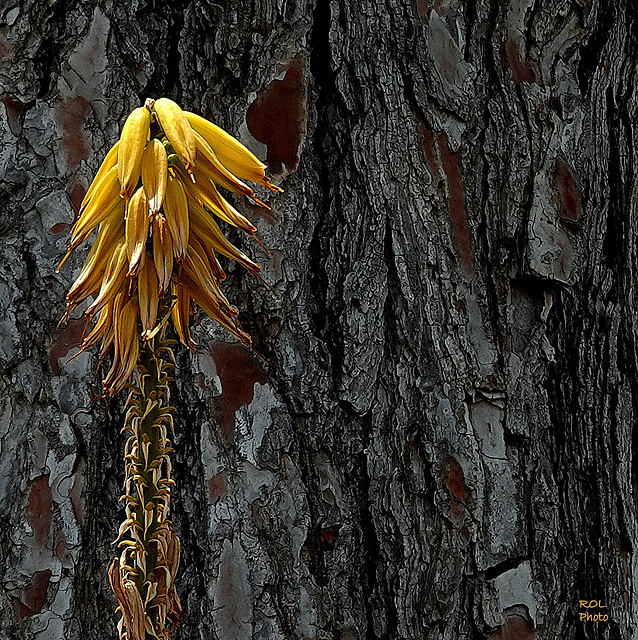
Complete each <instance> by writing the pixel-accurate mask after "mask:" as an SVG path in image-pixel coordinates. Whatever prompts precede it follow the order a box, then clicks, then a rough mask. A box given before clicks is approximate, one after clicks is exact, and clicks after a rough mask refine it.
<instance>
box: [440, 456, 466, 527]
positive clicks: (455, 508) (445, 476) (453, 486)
mask: <svg viewBox="0 0 638 640" xmlns="http://www.w3.org/2000/svg"><path fill="white" fill-rule="evenodd" d="M441 479H442V480H443V483H444V484H445V487H446V488H447V490H448V493H449V494H450V517H451V518H452V520H462V519H463V518H464V516H465V505H466V504H467V502H468V500H469V499H470V496H471V491H470V489H469V487H468V486H467V484H466V483H465V474H464V473H463V469H462V468H461V465H460V464H459V462H458V460H457V459H456V458H455V457H454V456H448V457H447V458H445V460H443V467H442V469H441Z"/></svg>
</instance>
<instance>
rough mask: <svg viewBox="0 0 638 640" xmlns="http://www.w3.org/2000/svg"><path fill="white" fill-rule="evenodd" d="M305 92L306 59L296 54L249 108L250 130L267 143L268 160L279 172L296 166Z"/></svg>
mask: <svg viewBox="0 0 638 640" xmlns="http://www.w3.org/2000/svg"><path fill="white" fill-rule="evenodd" d="M306 94H307V91H306V77H305V73H304V61H303V58H302V57H301V56H297V57H296V58H295V59H294V60H293V61H292V62H291V63H290V64H289V65H288V68H287V69H286V75H285V76H284V78H283V80H273V81H272V82H270V83H268V84H267V85H266V86H265V87H263V88H262V89H261V90H260V91H259V93H258V94H257V98H256V99H255V101H254V102H253V103H252V104H251V105H250V107H249V108H248V113H247V114H246V124H247V125H248V130H249V131H250V133H251V134H252V135H253V137H254V138H255V139H256V140H259V142H263V143H264V144H265V145H266V146H267V147H268V154H267V156H266V164H268V166H269V168H270V169H271V171H273V172H274V173H280V172H281V171H282V170H283V165H285V166H286V168H287V169H288V171H294V170H295V169H296V168H297V163H298V161H299V147H300V145H301V141H302V139H303V137H304V135H305V134H306V118H307V106H306Z"/></svg>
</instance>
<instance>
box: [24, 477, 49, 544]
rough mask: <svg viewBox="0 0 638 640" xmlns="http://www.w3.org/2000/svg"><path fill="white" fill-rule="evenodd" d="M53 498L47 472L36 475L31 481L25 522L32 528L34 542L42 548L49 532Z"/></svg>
mask: <svg viewBox="0 0 638 640" xmlns="http://www.w3.org/2000/svg"><path fill="white" fill-rule="evenodd" d="M52 506H53V499H52V497H51V487H50V486H49V474H43V475H41V476H38V477H37V478H36V479H35V480H33V482H32V483H31V489H30V490H29V499H28V502H27V509H26V514H27V522H28V523H29V525H30V527H31V529H32V530H33V536H34V538H35V543H36V545H38V547H41V548H44V546H45V545H46V543H47V541H48V539H49V534H50V532H51V519H52V512H51V507H52Z"/></svg>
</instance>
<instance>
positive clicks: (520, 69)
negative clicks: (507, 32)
mask: <svg viewBox="0 0 638 640" xmlns="http://www.w3.org/2000/svg"><path fill="white" fill-rule="evenodd" d="M504 48H505V59H506V60H507V64H508V66H509V68H510V69H511V70H512V74H513V76H514V82H516V84H521V82H529V83H531V82H534V81H535V80H536V74H535V73H534V69H533V67H532V64H531V62H530V61H529V60H527V59H526V58H525V56H524V54H522V53H521V50H520V48H519V46H518V42H517V41H516V40H515V39H514V38H512V37H511V36H510V37H509V38H508V39H507V40H506V41H505V45H504Z"/></svg>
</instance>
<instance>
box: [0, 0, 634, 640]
mask: <svg viewBox="0 0 638 640" xmlns="http://www.w3.org/2000/svg"><path fill="white" fill-rule="evenodd" d="M0 18H1V20H2V23H0V97H1V100H2V104H1V105H0V207H1V209H0V211H1V213H2V215H1V218H0V233H1V234H2V242H1V243H0V256H1V257H0V308H1V310H2V311H1V313H0V367H1V368H2V374H1V376H0V389H1V394H0V415H1V416H2V417H1V418H0V638H1V639H2V640H4V639H5V638H6V639H7V640H8V639H16V640H18V639H19V640H27V639H29V640H31V639H38V640H49V639H50V640H58V639H60V640H61V639H62V638H64V639H65V640H76V639H80V638H82V639H83V640H92V639H97V638H100V639H103V638H115V637H116V629H115V625H116V620H117V616H116V614H115V606H116V604H115V598H114V596H113V595H112V594H111V592H110V589H109V586H108V581H107V576H106V570H107V567H108V565H109V561H110V559H111V557H112V556H113V554H114V547H113V545H112V542H113V540H114V539H115V537H116V533H117V529H118V523H119V522H120V521H121V519H122V515H123V508H122V505H121V503H118V497H119V495H120V493H121V483H122V479H123V461H122V459H121V458H122V451H123V443H124V437H123V436H122V435H120V429H121V427H122V424H123V411H122V406H123V400H124V398H119V399H118V400H116V401H113V402H110V403H108V402H106V401H105V400H94V399H93V398H94V397H95V396H96V395H97V394H98V393H99V381H100V380H101V377H100V376H98V375H96V373H95V371H96V367H97V362H96V355H95V354H93V353H84V354H82V355H80V356H79V357H77V358H76V359H74V360H71V361H69V359H68V358H69V357H70V356H72V355H73V354H75V353H76V352H77V347H78V345H79V343H80V341H81V337H82V331H83V326H84V325H83V322H82V321H81V320H80V319H79V318H72V319H71V320H70V321H69V323H68V324H67V325H66V326H61V327H58V328H56V325H57V323H58V321H59V319H60V317H61V316H62V313H63V308H64V295H65V292H66V290H67V289H68V286H69V284H70V283H71V282H72V280H73V278H74V276H75V275H77V272H78V269H79V266H80V265H81V263H82V260H83V257H84V256H83V255H81V254H82V252H79V254H78V255H76V256H74V257H73V260H72V262H71V261H70V262H69V264H68V265H66V266H65V267H64V268H63V270H62V271H61V272H60V273H56V266H57V263H58V262H59V260H60V258H61V257H62V255H63V251H64V248H65V245H66V243H67V241H68V237H69V234H68V229H69V226H70V225H71V224H72V222H73V219H74V216H75V211H76V210H77V206H78V204H79V202H80V201H81V199H82V196H83V194H84V191H85V189H86V188H87V186H88V184H89V182H90V180H91V177H92V175H93V174H94V173H95V171H96V170H97V167H98V166H99V163H100V162H101V160H102V158H103V157H104V155H105V153H106V151H107V150H108V148H109V147H110V145H111V144H113V142H114V141H115V140H116V139H117V137H118V134H119V129H120V127H121V124H122V123H123V121H124V118H125V117H126V115H127V114H128V113H129V112H130V111H131V110H132V109H133V108H135V107H137V106H140V105H141V104H143V101H144V99H145V98H146V97H159V96H167V97H170V98H172V99H174V100H176V101H177V102H178V103H179V104H180V105H181V106H183V107H184V108H187V109H189V110H191V111H195V112H197V113H201V114H202V115H204V116H205V117H208V118H210V119H211V120H213V121H215V122H217V123H218V124H219V125H221V126H223V127H225V128H226V129H227V130H228V131H230V132H231V133H233V134H235V135H237V136H238V137H239V138H240V139H241V140H242V141H243V142H244V143H246V144H247V145H248V146H249V147H251V148H252V149H253V150H254V151H255V152H256V153H257V154H258V155H259V154H261V157H262V158H265V159H267V162H268V165H269V168H270V171H271V174H272V175H273V176H274V177H275V178H276V179H277V180H278V181H279V182H280V184H281V185H282V187H283V188H284V190H285V191H284V193H283V194H282V195H278V196H274V197H271V198H270V200H269V203H270V205H271V206H272V212H271V213H269V214H268V215H266V216H264V215H262V214H260V215H259V217H257V213H258V212H257V211H256V210H254V209H252V208H251V207H250V206H249V205H248V203H247V202H241V201H239V200H236V201H235V202H236V205H237V207H238V208H240V209H241V211H242V212H243V213H244V214H245V215H247V216H248V217H249V218H250V219H251V220H252V221H254V223H255V224H256V225H257V226H258V235H259V236H260V237H261V238H262V239H263V241H264V244H265V245H266V246H267V247H268V249H269V252H268V254H265V253H264V252H263V251H261V250H260V248H259V247H258V246H256V245H255V244H254V243H251V242H250V241H248V240H246V239H242V238H240V237H239V236H236V237H235V236H233V239H234V240H235V241H236V242H237V243H241V246H242V247H243V249H244V250H245V251H247V252H249V253H250V255H251V256H252V257H253V258H255V259H256V260H257V261H258V262H260V263H261V264H262V265H263V267H264V279H265V281H266V283H267V286H265V285H263V284H261V283H260V282H258V281H256V280H253V279H250V278H249V277H248V276H247V275H245V274H244V273H242V272H241V271H240V269H238V268H234V267H233V266H232V265H228V274H229V278H228V280H227V282H226V284H225V291H226V292H227V295H228V297H229V298H230V299H231V301H233V302H234V304H236V305H237V306H238V307H239V308H240V311H241V314H240V319H241V320H242V323H243V324H244V327H245V328H246V329H247V330H248V331H249V332H250V333H251V335H252V336H253V339H254V344H255V347H256V350H257V352H258V354H250V353H248V352H247V351H245V350H244V349H243V348H241V347H240V346H238V345H236V344H233V343H232V342H231V341H230V338H229V337H228V336H226V335H224V333H223V330H221V329H220V328H218V327H216V326H214V325H213V323H212V321H209V320H207V319H205V320H202V322H201V324H200V325H199V326H197V327H196V328H195V329H194V336H195V339H196V341H197V342H198V344H199V345H200V349H199V351H198V353H197V354H196V355H195V356H192V357H191V356H190V355H188V354H187V353H184V352H183V351H181V352H179V353H178V358H177V360H178V369H177V375H176V383H175V386H174V388H173V389H172V391H171V398H172V399H173V401H174V404H175V406H176V416H175V425H176V432H177V433H176V437H175V441H174V445H175V449H176V453H175V465H174V476H173V477H174V479H175V481H176V483H177V486H176V489H175V493H174V498H173V502H172V512H173V521H174V523H175V528H176V530H177V532H178V534H179V535H180V537H181V540H182V546H183V558H182V567H181V570H180V575H179V577H178V591H179V594H180V597H181V600H182V604H183V606H184V609H185V613H186V617H185V620H184V622H183V624H182V626H181V630H180V631H179V633H178V634H177V637H178V638H189V639H194V638H201V639H209V638H210V639H214V640H248V639H253V638H254V639H258V638H259V639H272V640H275V639H284V638H285V639H287V640H293V639H294V640H328V639H330V640H333V639H339V640H363V639H365V640H373V639H378V640H386V639H387V640H408V639H410V640H411V639H413V638H423V639H428V640H435V639H436V640H439V639H440V640H444V639H445V640H447V639H449V640H459V639H461V640H479V639H481V638H489V639H490V640H531V639H533V638H536V639H538V640H550V639H556V640H558V639H566V638H571V639H581V638H582V639H593V638H604V639H609V640H612V639H614V640H615V639H618V640H620V639H623V640H625V639H628V638H638V631H637V628H638V599H637V598H636V584H635V575H636V571H637V570H638V566H637V562H636V558H637V556H636V551H635V550H634V544H635V543H636V541H637V535H638V530H637V529H638V520H637V514H636V494H635V491H636V488H635V487H636V483H637V478H636V474H637V473H638V467H637V465H636V462H635V452H634V447H635V446H637V445H638V442H637V440H636V438H637V436H636V434H637V433H638V431H637V430H636V428H635V426H636V425H635V422H636V410H637V408H638V383H637V378H636V373H637V371H638V367H637V366H636V365H637V348H636V333H637V328H638V322H637V318H636V313H635V309H636V303H637V301H636V296H637V293H638V289H637V288H636V272H637V268H638V250H637V244H636V234H637V232H638V193H637V190H636V176H635V168H634V167H635V162H634V161H635V135H636V127H635V122H636V116H637V104H638V103H637V92H636V59H637V57H636V54H637V52H638V48H637V45H638V24H637V22H638V18H637V14H636V12H635V7H634V4H633V3H632V2H630V1H629V0H617V1H612V0H506V1H503V2H499V1H497V0H380V1H377V2H374V3H373V2H368V1H367V0H361V2H356V3H355V2H347V1H345V0H315V1H314V2H306V1H295V0H277V1H275V0H262V1H260V2H255V3H250V4H249V5H246V4H245V3H242V2H238V1H237V0H229V1H228V2H224V3H221V2H220V3H219V4H215V3H212V2H207V1H205V0H188V1H187V2H184V3H181V2H175V1H171V2H167V3H166V4H163V3H160V4H155V3H151V2H136V3H130V4H129V3H115V5H112V4H111V3H98V2H96V1H95V0H87V1H86V2H83V3H79V2H76V1H74V0H66V1H63V0H46V1H45V2H34V1H30V0H16V2H14V3H13V4H12V3H11V2H6V3H4V6H3V7H0ZM261 195H262V196H263V197H264V199H266V198H267V197H268V196H267V195H266V194H264V193H262V194H261ZM229 233H230V232H229ZM231 235H232V233H231ZM122 395H124V394H122ZM593 600H596V601H599V604H600V605H604V606H605V607H606V608H604V609H603V608H600V607H594V606H592V607H591V608H586V607H585V606H583V605H582V604H581V603H580V602H579V601H587V605H588V606H589V605H593V603H592V602H591V601H593ZM587 614H590V615H595V614H604V615H607V619H606V620H599V621H596V622H594V621H592V620H591V619H581V618H582V615H585V616H586V615H587Z"/></svg>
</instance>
